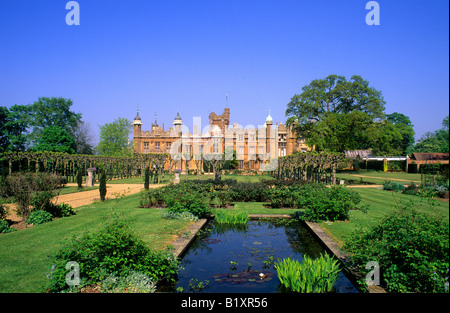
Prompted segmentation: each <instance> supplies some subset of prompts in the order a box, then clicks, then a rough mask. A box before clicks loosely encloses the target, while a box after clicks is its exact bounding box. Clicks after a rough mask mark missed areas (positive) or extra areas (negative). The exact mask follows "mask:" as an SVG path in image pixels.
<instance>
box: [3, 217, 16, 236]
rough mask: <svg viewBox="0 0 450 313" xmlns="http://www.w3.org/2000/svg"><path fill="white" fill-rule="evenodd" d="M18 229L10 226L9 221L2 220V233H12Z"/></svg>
mask: <svg viewBox="0 0 450 313" xmlns="http://www.w3.org/2000/svg"><path fill="white" fill-rule="evenodd" d="M16 230H17V229H15V228H12V227H9V223H8V222H7V221H2V220H0V234H6V233H11V232H13V231H16Z"/></svg>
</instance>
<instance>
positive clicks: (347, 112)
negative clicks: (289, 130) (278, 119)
mask: <svg viewBox="0 0 450 313" xmlns="http://www.w3.org/2000/svg"><path fill="white" fill-rule="evenodd" d="M384 105H385V101H384V99H383V96H382V93H381V91H378V90H376V89H375V88H373V87H369V82H368V81H366V80H364V79H362V78H361V77H360V76H356V75H355V76H352V77H351V80H350V81H347V80H346V79H345V77H343V76H337V75H330V76H328V77H326V78H325V79H317V80H313V81H312V82H311V83H310V84H309V85H306V86H304V87H303V88H302V93H301V94H299V95H297V94H296V95H294V96H293V97H292V98H291V101H290V102H289V104H288V105H287V109H286V116H288V117H289V118H288V120H287V124H288V125H291V126H293V127H294V129H295V130H296V132H297V134H299V135H300V134H301V136H302V138H304V139H305V140H306V143H307V144H308V145H310V146H312V145H315V147H316V150H317V151H323V150H326V151H333V152H344V151H346V150H357V149H369V148H370V149H372V150H373V152H374V153H375V154H405V153H406V152H410V151H411V148H412V144H413V143H414V129H413V125H412V123H411V121H410V119H409V117H407V116H405V115H403V114H401V113H397V112H395V113H392V114H389V115H387V116H386V115H385V113H384V110H385V107H384Z"/></svg>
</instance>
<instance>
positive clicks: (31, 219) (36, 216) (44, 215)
mask: <svg viewBox="0 0 450 313" xmlns="http://www.w3.org/2000/svg"><path fill="white" fill-rule="evenodd" d="M52 218H53V215H51V214H50V213H48V212H47V211H44V210H36V211H33V212H31V213H30V215H29V216H28V218H27V220H26V223H27V224H33V225H39V224H43V223H47V222H50V221H51V220H52Z"/></svg>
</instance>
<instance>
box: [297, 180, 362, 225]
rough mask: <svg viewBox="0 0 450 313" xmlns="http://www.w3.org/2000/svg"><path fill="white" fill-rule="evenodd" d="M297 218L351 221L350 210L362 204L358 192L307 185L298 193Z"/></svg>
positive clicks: (339, 187) (340, 187)
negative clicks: (300, 209) (301, 209)
mask: <svg viewBox="0 0 450 313" xmlns="http://www.w3.org/2000/svg"><path fill="white" fill-rule="evenodd" d="M296 197H297V199H296V200H297V207H298V208H303V209H304V211H302V212H299V213H297V214H296V216H297V217H298V218H300V219H303V220H307V221H336V220H341V221H342V220H348V219H350V210H352V209H356V205H357V204H359V203H360V202H361V196H360V195H359V193H358V192H356V191H353V190H350V189H348V188H344V187H343V186H339V185H336V186H331V188H327V187H325V186H324V185H305V186H304V187H303V188H302V189H299V191H298V192H297V193H296Z"/></svg>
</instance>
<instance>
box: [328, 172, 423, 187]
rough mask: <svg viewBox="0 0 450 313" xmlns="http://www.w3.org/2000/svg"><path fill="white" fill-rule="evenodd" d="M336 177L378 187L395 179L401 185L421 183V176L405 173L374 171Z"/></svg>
mask: <svg viewBox="0 0 450 313" xmlns="http://www.w3.org/2000/svg"><path fill="white" fill-rule="evenodd" d="M360 176H368V177H360ZM336 177H337V178H338V179H345V180H349V179H351V180H356V181H363V182H368V183H373V184H377V185H382V184H383V183H384V182H385V181H386V180H391V179H393V180H394V181H395V182H398V183H400V184H405V185H409V184H410V183H411V182H412V181H415V182H416V184H418V183H417V182H419V183H420V179H421V178H420V174H412V173H411V174H410V173H403V172H373V171H369V172H367V171H358V172H342V173H337V174H336Z"/></svg>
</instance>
